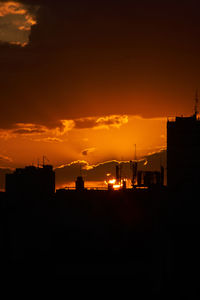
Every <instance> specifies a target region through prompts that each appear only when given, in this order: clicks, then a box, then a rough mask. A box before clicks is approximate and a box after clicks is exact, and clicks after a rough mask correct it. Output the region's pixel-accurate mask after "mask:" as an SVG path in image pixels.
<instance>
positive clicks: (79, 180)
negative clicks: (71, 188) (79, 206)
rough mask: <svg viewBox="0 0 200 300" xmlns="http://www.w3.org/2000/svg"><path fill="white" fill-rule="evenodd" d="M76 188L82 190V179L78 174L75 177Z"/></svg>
mask: <svg viewBox="0 0 200 300" xmlns="http://www.w3.org/2000/svg"><path fill="white" fill-rule="evenodd" d="M76 190H77V191H83V190H84V180H83V177H82V176H78V177H77V179H76Z"/></svg>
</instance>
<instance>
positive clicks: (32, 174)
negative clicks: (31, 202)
mask: <svg viewBox="0 0 200 300" xmlns="http://www.w3.org/2000/svg"><path fill="white" fill-rule="evenodd" d="M6 192H7V193H12V194H17V195H19V194H30V195H31V194H38V193H40V194H44V195H50V194H53V193H54V192H55V172H54V171H53V167H52V166H51V165H43V167H42V168H41V167H35V166H27V167H25V168H23V169H16V170H15V171H14V172H13V173H12V174H6Z"/></svg>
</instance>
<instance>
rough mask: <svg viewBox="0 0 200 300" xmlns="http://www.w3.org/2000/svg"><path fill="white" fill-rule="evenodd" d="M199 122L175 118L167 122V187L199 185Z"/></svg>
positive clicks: (193, 119)
mask: <svg viewBox="0 0 200 300" xmlns="http://www.w3.org/2000/svg"><path fill="white" fill-rule="evenodd" d="M199 170H200V120H199V119H198V118H197V114H196V113H195V114H194V115H193V116H191V117H176V118H175V119H174V120H168V122H167V185H168V187H169V188H178V187H183V186H185V185H189V186H192V185H194V184H198V183H200V179H199Z"/></svg>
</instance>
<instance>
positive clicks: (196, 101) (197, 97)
mask: <svg viewBox="0 0 200 300" xmlns="http://www.w3.org/2000/svg"><path fill="white" fill-rule="evenodd" d="M198 104H199V95H198V89H197V90H196V94H195V107H194V110H195V112H194V115H195V117H196V118H197V116H198V114H199V112H198Z"/></svg>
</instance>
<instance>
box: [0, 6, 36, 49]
mask: <svg viewBox="0 0 200 300" xmlns="http://www.w3.org/2000/svg"><path fill="white" fill-rule="evenodd" d="M37 10H38V6H33V7H31V12H30V6H27V5H24V4H22V3H20V2H18V1H16V2H15V1H7V2H2V1H0V28H1V29H0V41H1V42H3V43H9V44H11V45H19V46H21V47H24V46H26V45H27V44H28V42H29V35H30V31H31V27H32V26H34V25H36V24H37V21H36V12H37Z"/></svg>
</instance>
